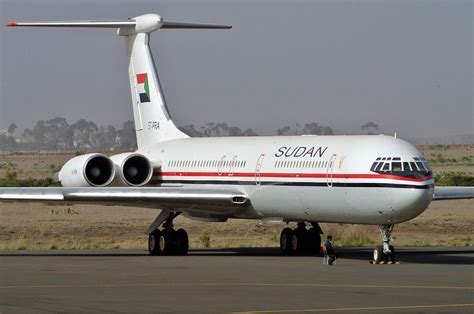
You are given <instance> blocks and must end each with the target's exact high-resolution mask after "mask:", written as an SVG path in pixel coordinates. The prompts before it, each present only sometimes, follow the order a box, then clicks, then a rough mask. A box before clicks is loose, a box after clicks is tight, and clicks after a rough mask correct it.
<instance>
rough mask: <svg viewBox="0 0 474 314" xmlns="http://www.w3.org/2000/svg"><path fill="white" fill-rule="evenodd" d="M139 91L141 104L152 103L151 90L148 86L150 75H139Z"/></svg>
mask: <svg viewBox="0 0 474 314" xmlns="http://www.w3.org/2000/svg"><path fill="white" fill-rule="evenodd" d="M137 89H138V95H139V97H140V103H144V102H150V88H149V86H148V74H147V73H140V74H137Z"/></svg>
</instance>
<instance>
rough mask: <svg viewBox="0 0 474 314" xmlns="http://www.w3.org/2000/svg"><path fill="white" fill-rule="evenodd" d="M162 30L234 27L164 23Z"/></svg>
mask: <svg viewBox="0 0 474 314" xmlns="http://www.w3.org/2000/svg"><path fill="white" fill-rule="evenodd" d="M161 28H168V29H231V28H232V25H218V24H194V23H181V22H163V25H162V26H161Z"/></svg>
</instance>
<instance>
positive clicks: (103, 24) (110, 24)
mask: <svg viewBox="0 0 474 314" xmlns="http://www.w3.org/2000/svg"><path fill="white" fill-rule="evenodd" d="M135 25H136V21H134V20H119V21H62V22H61V21H58V22H10V23H7V26H8V27H15V26H27V27H97V28H120V27H125V28H127V27H130V28H133V27H135Z"/></svg>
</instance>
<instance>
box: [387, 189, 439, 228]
mask: <svg viewBox="0 0 474 314" xmlns="http://www.w3.org/2000/svg"><path fill="white" fill-rule="evenodd" d="M433 191H434V188H433V186H432V185H431V186H429V187H428V188H420V189H415V188H414V189H394V190H393V192H392V201H393V203H392V206H393V211H394V216H393V218H392V220H393V221H392V223H401V222H404V221H408V220H411V219H413V218H415V217H417V216H419V215H420V214H421V213H423V212H424V211H425V209H426V208H428V206H429V205H430V203H431V201H432V200H433Z"/></svg>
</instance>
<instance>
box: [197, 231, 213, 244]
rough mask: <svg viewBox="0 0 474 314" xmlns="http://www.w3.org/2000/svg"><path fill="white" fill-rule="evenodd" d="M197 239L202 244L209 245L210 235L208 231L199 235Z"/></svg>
mask: <svg viewBox="0 0 474 314" xmlns="http://www.w3.org/2000/svg"><path fill="white" fill-rule="evenodd" d="M199 241H201V244H202V246H204V247H211V236H210V235H209V234H208V233H204V234H203V235H201V236H200V237H199Z"/></svg>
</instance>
